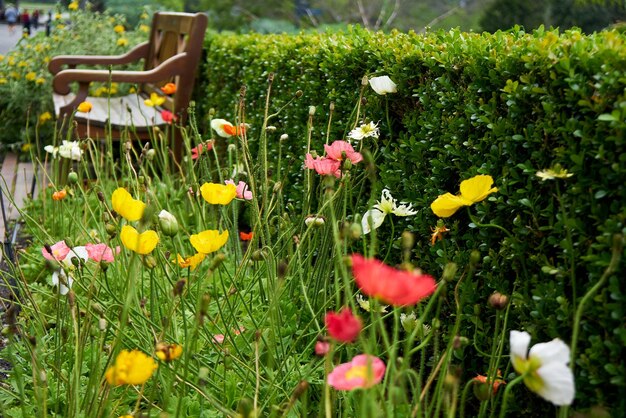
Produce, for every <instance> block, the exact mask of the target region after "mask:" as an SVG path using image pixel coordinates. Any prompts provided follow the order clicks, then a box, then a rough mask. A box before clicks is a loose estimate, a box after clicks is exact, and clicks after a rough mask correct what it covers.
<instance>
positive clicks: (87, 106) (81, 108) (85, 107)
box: [76, 102, 93, 113]
mask: <svg viewBox="0 0 626 418" xmlns="http://www.w3.org/2000/svg"><path fill="white" fill-rule="evenodd" d="M92 107H93V105H92V104H91V103H89V102H81V103H80V104H79V105H78V106H77V107H76V111H77V112H82V113H89V112H91V108H92Z"/></svg>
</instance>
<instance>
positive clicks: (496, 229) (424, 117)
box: [198, 28, 626, 415]
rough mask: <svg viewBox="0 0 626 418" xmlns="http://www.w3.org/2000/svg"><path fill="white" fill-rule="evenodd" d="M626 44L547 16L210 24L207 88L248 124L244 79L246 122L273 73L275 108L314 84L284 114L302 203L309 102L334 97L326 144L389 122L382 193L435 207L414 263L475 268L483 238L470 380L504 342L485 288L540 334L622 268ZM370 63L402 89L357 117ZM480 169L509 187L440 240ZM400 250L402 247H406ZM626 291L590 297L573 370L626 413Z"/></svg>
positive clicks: (582, 391) (592, 399)
mask: <svg viewBox="0 0 626 418" xmlns="http://www.w3.org/2000/svg"><path fill="white" fill-rule="evenodd" d="M625 40H626V38H624V36H623V35H621V34H619V33H617V32H614V31H609V32H601V33H596V34H593V35H590V36H584V35H582V34H581V33H580V32H579V31H576V30H572V31H567V32H564V33H562V34H561V33H559V32H558V31H556V30H554V31H546V30H544V29H539V30H537V31H535V32H533V33H526V32H524V31H522V30H519V29H515V30H513V31H511V32H507V33H504V32H497V33H495V34H475V33H462V32H459V31H455V30H453V31H450V32H436V33H430V34H427V35H425V36H419V35H416V34H414V33H409V34H402V33H397V32H393V33H391V34H388V35H387V34H383V33H371V32H368V31H365V30H362V29H359V28H351V29H349V30H348V31H347V32H345V33H339V34H332V35H324V34H300V35H295V36H294V35H264V36H262V35H255V34H251V35H236V36H235V35H228V34H225V35H217V34H214V35H211V36H210V37H209V39H208V41H207V48H208V55H207V60H206V65H205V69H204V70H203V71H204V72H203V74H202V77H201V78H202V81H203V83H204V84H202V86H201V87H200V88H199V89H198V90H199V91H198V101H199V105H200V107H201V109H204V111H203V112H201V113H203V114H211V115H212V114H213V113H211V112H209V109H218V110H217V114H216V115H215V117H220V118H222V117H223V118H226V119H235V116H236V111H235V108H236V103H237V101H238V96H239V92H240V88H241V86H245V88H246V89H245V97H246V107H245V119H246V120H245V121H246V122H248V123H250V124H251V125H252V126H257V127H259V126H260V124H261V121H262V117H263V113H262V112H263V108H264V104H265V99H266V92H267V88H268V83H267V82H266V81H267V80H268V77H270V75H272V77H273V81H272V84H271V89H272V102H271V110H270V113H271V112H272V111H276V110H278V109H280V108H281V107H282V106H284V105H286V104H287V102H288V101H289V100H291V98H292V97H294V96H295V95H296V92H297V91H299V90H300V91H302V96H301V97H300V98H299V99H297V100H296V101H295V102H294V103H292V104H290V105H289V107H288V108H287V110H285V111H283V112H282V113H280V114H279V115H278V116H277V118H275V119H274V120H273V121H272V122H273V125H275V126H276V127H277V128H278V129H277V131H276V132H277V134H276V135H277V137H276V139H277V141H276V144H277V143H278V135H279V132H286V133H287V134H289V140H288V141H287V142H286V143H285V144H284V145H283V152H285V150H287V153H288V155H289V156H290V157H291V158H292V161H293V165H294V167H295V169H294V170H292V173H291V176H292V177H291V178H288V179H287V180H286V183H285V184H284V185H283V187H285V188H286V189H289V188H291V192H290V193H291V197H290V199H291V201H292V203H294V204H296V205H297V204H298V203H299V202H301V201H302V200H301V199H300V198H299V196H298V195H297V188H298V187H299V186H297V184H299V182H297V181H296V180H297V179H298V178H299V176H301V172H300V171H299V170H298V167H299V166H300V164H301V163H302V159H303V155H304V150H305V149H306V137H307V120H308V118H309V106H316V107H317V111H316V114H315V116H314V117H315V119H316V120H318V121H319V120H325V119H327V118H328V117H329V113H330V110H329V109H330V104H331V103H334V110H333V111H332V119H333V122H337V123H333V124H332V126H331V132H326V131H325V130H324V129H314V130H313V132H312V139H313V144H312V148H314V149H318V150H319V149H321V144H322V143H324V142H325V141H326V138H327V136H329V137H330V139H331V140H333V139H341V138H344V137H345V136H346V133H347V128H343V127H346V126H350V125H353V124H356V123H359V122H361V121H362V120H368V121H370V120H371V121H374V122H381V123H380V127H381V131H382V132H381V139H380V140H379V142H378V143H377V145H376V146H377V148H376V149H372V150H370V151H371V152H372V153H373V154H374V155H375V156H376V161H377V164H378V166H379V168H380V171H379V176H380V185H379V186H378V185H375V186H374V188H375V189H376V190H373V191H372V194H373V196H374V199H376V198H377V197H378V196H380V190H379V189H380V188H382V187H383V186H384V187H387V188H389V189H390V190H391V191H392V193H394V196H395V195H396V194H397V195H398V196H402V197H403V199H404V200H406V201H408V202H411V203H413V205H414V206H416V207H418V208H421V210H420V211H419V213H418V214H417V215H416V216H414V217H411V218H407V219H408V220H407V221H398V222H399V223H400V222H403V223H401V224H400V225H401V226H402V227H406V228H407V229H409V230H411V231H413V232H415V234H416V236H417V237H418V240H417V245H416V248H415V249H414V257H415V258H416V259H417V262H418V264H419V265H420V266H421V267H422V268H424V270H425V271H429V272H434V271H440V270H441V268H442V266H443V265H444V264H445V263H446V262H447V261H449V260H453V261H455V262H457V263H459V264H467V262H468V260H469V258H470V254H471V253H472V251H478V254H479V260H480V266H479V268H478V270H477V272H476V275H475V276H474V278H473V279H472V281H471V282H467V283H464V284H463V285H462V288H461V293H462V295H463V299H464V305H465V306H466V311H465V312H464V321H463V325H462V327H461V330H460V334H461V335H463V336H468V337H470V338H471V339H472V340H473V341H472V346H471V347H470V348H469V349H468V350H466V351H465V354H464V358H463V365H464V372H463V373H465V374H466V375H468V376H471V375H472V374H474V373H479V372H480V371H481V370H482V369H483V368H484V367H486V365H485V364H482V363H480V361H479V360H477V356H475V354H477V353H479V352H480V351H484V350H487V349H488V347H489V346H490V337H489V336H490V335H491V334H493V331H494V330H493V329H492V326H493V325H492V323H493V321H491V320H490V318H491V317H492V316H493V315H494V314H493V311H492V310H490V309H488V307H487V306H486V301H487V298H488V296H489V295H490V294H491V293H492V292H494V291H496V290H497V291H500V292H503V293H507V294H509V295H511V296H512V301H513V308H512V310H511V318H510V319H509V325H510V326H511V327H512V328H513V329H526V330H529V331H531V333H532V334H533V335H535V336H537V337H538V338H539V340H546V339H549V338H554V337H559V336H560V337H561V338H564V339H565V340H568V339H569V337H570V335H571V329H572V326H573V320H574V312H575V310H576V306H577V305H578V303H580V300H581V298H582V295H584V294H585V292H587V291H588V290H589V289H590V288H591V287H592V286H593V285H594V284H596V283H597V282H598V280H599V279H600V277H601V276H602V274H603V272H604V270H605V268H606V267H607V266H608V264H609V260H610V258H611V251H612V246H613V244H612V243H613V235H614V234H620V233H624V231H625V229H624V217H625V216H626V212H625V210H624V207H626V206H625V204H626V189H625V188H624V187H623V184H624V178H625V175H626V170H625V169H624V164H623V163H624V161H626V152H625V150H624V143H625V137H624V135H625V133H624V129H625V128H626V122H625V120H626V98H625V93H624V91H625V89H624V88H625V84H626V79H625V78H624V76H623V75H624V71H625V70H626V48H624V41H625ZM364 75H368V76H374V75H389V76H390V77H391V78H392V79H393V80H394V81H395V82H396V83H397V84H398V93H396V94H393V95H387V96H377V95H375V94H374V93H373V92H372V91H370V90H369V89H366V90H365V92H364V100H362V101H361V103H362V106H361V109H360V110H359V112H360V117H359V119H358V120H357V119H356V116H355V114H356V113H355V112H356V109H354V107H353V104H354V103H355V102H356V101H357V99H358V97H359V96H358V92H359V89H358V86H359V84H360V83H361V79H362V77H363V76H364ZM231 109H232V110H231ZM340 122H341V123H340ZM316 126H326V125H325V124H323V123H318V124H317V125H316ZM253 145H254V144H251V146H253ZM556 164H560V165H561V166H562V167H564V168H565V169H567V170H568V171H569V173H571V174H573V176H572V177H571V178H568V179H561V180H560V179H557V180H555V181H541V179H540V178H539V177H537V176H536V175H535V173H536V172H537V171H540V170H543V169H546V168H550V167H554V166H555V165H556ZM476 174H490V175H491V176H493V177H494V179H495V181H496V184H495V185H496V186H497V187H498V188H499V191H498V193H495V194H492V195H491V196H490V197H489V198H488V199H487V200H488V203H487V204H485V203H479V204H477V205H474V206H472V207H471V208H470V209H469V210H468V211H467V212H464V211H460V212H459V213H457V214H455V215H454V216H453V217H451V218H449V219H446V225H447V227H448V228H449V229H450V230H451V231H450V233H449V235H447V236H446V238H445V240H444V243H437V244H435V245H430V232H431V227H433V226H434V225H435V224H436V222H437V218H436V216H434V215H433V213H432V211H431V210H430V208H429V205H430V203H431V202H432V201H433V200H434V199H435V198H436V197H437V196H438V195H440V194H443V193H445V192H451V193H457V191H458V187H459V183H460V181H461V180H463V179H467V178H469V177H472V176H473V175H476ZM357 209H358V210H356V211H355V213H364V211H365V209H366V208H364V207H360V208H357ZM381 234H384V233H383V232H381ZM393 251H394V252H398V253H399V246H398V247H397V248H394V249H393ZM398 259H399V257H398ZM619 271H620V272H621V273H622V274H623V272H624V266H623V263H622V264H620V269H619ZM625 293H626V290H625V289H624V284H623V281H620V280H619V279H618V278H617V276H612V277H611V278H610V280H609V284H608V286H604V287H602V288H601V291H600V292H599V293H597V294H596V295H595V296H594V298H593V302H592V303H591V304H589V305H587V306H586V311H585V313H584V315H583V322H582V325H581V335H580V337H579V350H578V351H577V354H578V355H577V358H576V368H575V372H576V379H577V383H578V384H577V386H578V396H577V404H576V406H577V407H579V408H585V407H589V406H593V405H597V404H600V405H605V406H608V407H610V408H613V409H614V410H624V407H625V405H624V400H623V398H622V397H620V396H619V393H621V392H623V390H624V387H625V386H626V382H625V381H624V378H623V376H625V375H626V370H625V366H624V358H623V355H622V354H623V352H622V351H623V350H622V347H623V345H624V341H626V332H625V330H624V327H623V324H622V322H623V317H624V312H623V306H622V305H623V303H621V302H620V301H623V299H624V296H625ZM526 400H527V399H524V398H522V397H520V398H518V399H517V402H518V403H517V408H518V409H519V412H520V413H522V412H523V413H525V414H531V413H533V412H531V411H534V414H535V415H537V414H539V415H541V414H542V413H543V412H539V411H540V409H544V408H545V405H544V404H541V405H536V404H535V405H536V406H533V404H532V403H531V402H526Z"/></svg>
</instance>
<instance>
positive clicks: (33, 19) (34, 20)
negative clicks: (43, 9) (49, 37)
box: [30, 9, 39, 30]
mask: <svg viewBox="0 0 626 418" xmlns="http://www.w3.org/2000/svg"><path fill="white" fill-rule="evenodd" d="M30 20H31V24H32V25H33V29H35V30H37V29H39V9H35V10H34V11H33V14H32V15H31V16H30Z"/></svg>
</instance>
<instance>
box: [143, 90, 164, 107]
mask: <svg viewBox="0 0 626 418" xmlns="http://www.w3.org/2000/svg"><path fill="white" fill-rule="evenodd" d="M143 102H144V103H145V104H146V106H150V107H155V106H161V105H162V104H163V103H165V97H161V96H159V95H158V94H156V93H151V94H150V98H149V99H146V100H144V101H143Z"/></svg>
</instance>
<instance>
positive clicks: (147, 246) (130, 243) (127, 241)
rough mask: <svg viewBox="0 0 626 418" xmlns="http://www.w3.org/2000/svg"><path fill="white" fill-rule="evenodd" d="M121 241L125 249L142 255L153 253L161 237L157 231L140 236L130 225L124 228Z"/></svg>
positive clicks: (146, 232) (150, 231)
mask: <svg viewBox="0 0 626 418" xmlns="http://www.w3.org/2000/svg"><path fill="white" fill-rule="evenodd" d="M120 239H121V240H122V244H124V247H126V248H128V249H129V250H131V251H134V252H136V253H137V254H141V255H145V254H149V253H151V252H152V250H154V249H155V248H156V246H157V244H158V243H159V235H158V234H157V233H156V232H155V231H152V230H148V231H144V232H142V233H141V234H140V233H138V232H137V230H136V229H135V228H133V227H132V226H130V225H124V226H123V227H122V232H120Z"/></svg>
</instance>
